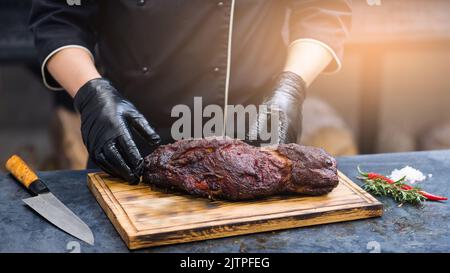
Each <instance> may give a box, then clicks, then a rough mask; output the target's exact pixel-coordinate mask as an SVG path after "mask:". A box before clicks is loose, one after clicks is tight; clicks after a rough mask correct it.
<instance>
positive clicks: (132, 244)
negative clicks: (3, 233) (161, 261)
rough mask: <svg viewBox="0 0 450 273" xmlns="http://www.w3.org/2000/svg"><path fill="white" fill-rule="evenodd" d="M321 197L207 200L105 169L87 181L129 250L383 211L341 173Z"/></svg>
mask: <svg viewBox="0 0 450 273" xmlns="http://www.w3.org/2000/svg"><path fill="white" fill-rule="evenodd" d="M339 180H340V183H339V186H338V187H337V188H336V189H334V190H333V191H332V192H331V193H329V194H328V195H324V196H317V197H311V196H277V197H271V198H266V199H261V200H254V201H244V202H227V201H211V200H208V199H206V198H198V197H194V196H190V195H187V194H183V193H179V192H168V191H165V190H161V189H156V188H154V189H152V188H151V187H150V186H148V185H144V184H140V185H137V186H136V185H134V186H133V185H128V184H127V183H125V182H123V181H121V180H119V179H115V178H112V177H110V176H109V175H107V174H104V173H91V174H88V186H89V188H90V190H91V191H92V193H93V194H94V196H95V198H96V199H97V201H98V202H99V203H100V205H101V207H102V208H103V210H104V211H105V212H106V214H107V216H108V217H109V219H110V220H111V222H112V223H113V225H114V227H115V228H116V229H117V231H118V232H119V234H120V236H121V237H122V239H123V240H124V241H125V243H126V244H127V246H128V248H130V249H137V248H143V247H150V246H158V245H167V244H176V243H184V242H191V241H200V240H206V239H212V238H220V237H227V236H234V235H241V234H249V233H257V232H264V231H272V230H280V229H288V228H295V227H302V226H311V225H318V224H325V223H333V222H341V221H349V220H356V219H363V218H370V217H376V216H381V215H382V214H383V206H382V204H381V203H380V202H379V201H377V200H376V199H375V198H374V197H372V196H371V195H370V194H368V193H367V192H365V191H364V190H362V189H361V188H360V187H358V186H357V185H356V184H354V183H353V182H352V181H351V180H350V179H349V178H347V177H346V176H345V175H343V174H342V173H339Z"/></svg>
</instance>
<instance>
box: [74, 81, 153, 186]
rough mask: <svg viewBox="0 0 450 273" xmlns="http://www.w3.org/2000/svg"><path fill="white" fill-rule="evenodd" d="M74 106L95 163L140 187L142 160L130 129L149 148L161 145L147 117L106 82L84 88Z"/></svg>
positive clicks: (76, 98)
mask: <svg viewBox="0 0 450 273" xmlns="http://www.w3.org/2000/svg"><path fill="white" fill-rule="evenodd" d="M74 105H75V108H76V109H77V110H78V111H79V112H80V114H81V134H82V136H83V141H84V144H85V145H86V148H87V150H88V152H89V155H90V157H91V158H92V160H93V161H94V162H95V163H96V164H97V165H98V166H99V167H100V168H102V169H103V170H104V171H106V172H107V173H109V174H111V175H113V176H117V177H120V178H123V179H125V180H127V181H129V182H130V183H138V182H139V180H140V176H141V172H142V167H143V158H142V156H141V154H140V153H139V150H138V149H137V147H136V144H135V142H134V141H133V138H132V135H131V131H130V130H131V128H133V129H134V130H136V131H137V132H138V134H139V135H140V136H142V137H143V138H144V139H145V140H146V141H147V142H148V143H149V144H150V145H156V144H158V143H159V142H160V137H159V135H158V134H156V132H155V130H154V129H153V128H152V127H151V126H150V125H149V124H148V122H147V120H146V119H145V118H144V116H143V115H142V114H141V113H139V111H138V110H137V109H136V108H135V107H134V106H133V104H131V103H130V102H129V101H127V100H125V99H124V98H122V96H121V95H120V94H119V92H118V91H117V90H116V89H115V88H114V87H113V86H112V84H111V82H109V81H108V80H106V79H104V78H99V79H93V80H90V81H89V82H87V83H86V84H85V85H83V86H82V87H81V88H80V90H79V91H78V93H77V94H76V96H75V98H74Z"/></svg>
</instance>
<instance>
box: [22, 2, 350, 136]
mask: <svg viewBox="0 0 450 273" xmlns="http://www.w3.org/2000/svg"><path fill="white" fill-rule="evenodd" d="M349 2H350V1H345V0H330V1H325V0H316V1H314V0H308V1H304V0H221V1H220V0H217V1H216V0H103V1H102V0H99V1H89V0H78V1H77V0H71V1H62V0H35V1H33V7H32V11H31V17H30V25H31V28H32V30H33V32H34V35H35V43H36V47H37V49H38V52H39V58H40V61H41V63H43V62H44V60H46V58H47V57H48V56H49V55H50V54H51V53H52V52H54V51H55V50H57V49H58V48H61V47H63V46H68V45H78V46H82V47H85V48H87V49H88V50H90V51H91V52H94V48H95V46H96V45H98V50H97V51H96V52H98V53H99V56H98V58H99V60H100V62H101V64H102V67H103V68H104V75H105V76H106V77H108V78H109V79H110V80H111V81H112V82H113V83H114V84H115V86H116V87H117V88H118V89H119V90H120V91H121V92H123V93H124V95H125V96H126V97H127V98H128V99H130V100H131V101H132V102H133V103H134V104H135V105H136V107H137V108H138V109H139V110H140V111H141V112H142V113H143V114H144V115H145V116H146V117H147V118H148V119H149V120H150V121H151V122H152V123H153V124H155V125H156V126H157V127H158V128H169V127H170V126H171V124H172V122H173V121H174V120H175V119H176V118H170V115H171V109H172V107H173V106H174V105H177V104H186V105H188V106H192V104H193V97H194V96H201V97H202V98H203V105H207V104H217V105H220V106H223V105H224V104H225V103H228V104H243V105H247V104H259V103H260V102H261V100H262V98H263V96H264V95H265V93H266V92H268V91H269V89H270V88H269V85H270V83H271V80H272V78H273V77H274V76H276V75H277V74H278V73H279V72H281V69H282V66H283V65H284V62H285V60H286V55H287V48H288V45H289V44H290V43H291V42H292V41H295V40H298V39H314V40H317V41H320V42H322V43H323V44H325V45H326V46H328V47H329V48H330V50H332V51H333V52H334V53H335V56H336V58H337V60H336V61H335V62H334V63H333V64H331V65H330V67H329V68H328V69H329V70H333V69H334V68H335V66H336V65H337V63H338V62H339V58H341V56H342V52H343V43H344V39H345V37H346V36H347V34H348V31H349V27H350V19H351V8H350V3H349ZM233 3H234V9H232V7H233ZM230 26H232V29H231V31H230ZM230 34H231V40H232V43H231V47H229V40H230V39H229V38H230V37H229V35H230ZM229 52H231V55H230V61H231V62H230V63H231V66H230V78H229V79H230V80H229V82H230V86H229V91H228V96H226V94H225V93H226V91H225V85H226V79H227V68H228V66H227V64H228V53H229ZM227 97H228V99H227V101H226V98H227Z"/></svg>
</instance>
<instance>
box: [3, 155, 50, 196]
mask: <svg viewBox="0 0 450 273" xmlns="http://www.w3.org/2000/svg"><path fill="white" fill-rule="evenodd" d="M6 169H7V170H8V171H10V172H11V174H12V175H13V176H14V177H15V178H16V179H17V180H18V181H19V182H20V183H21V184H22V185H24V186H25V187H26V188H27V189H29V190H30V191H31V192H32V193H34V194H36V195H37V194H40V193H44V192H48V191H49V190H48V188H47V186H46V185H45V184H44V182H42V180H40V179H39V177H38V176H37V175H36V173H35V172H33V170H32V169H31V168H30V167H29V166H28V165H27V163H25V161H23V160H22V158H20V157H19V156H17V155H13V156H11V157H10V158H9V159H8V161H6Z"/></svg>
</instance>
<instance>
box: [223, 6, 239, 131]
mask: <svg viewBox="0 0 450 273" xmlns="http://www.w3.org/2000/svg"><path fill="white" fill-rule="evenodd" d="M235 2H236V1H235V0H231V11H230V25H229V28H228V48H227V72H226V73H227V74H226V79H225V103H224V112H223V113H224V114H223V130H222V131H223V136H226V130H227V119H228V110H227V108H228V107H227V106H228V91H229V89H230V77H231V45H232V42H233V23H234V7H235Z"/></svg>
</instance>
